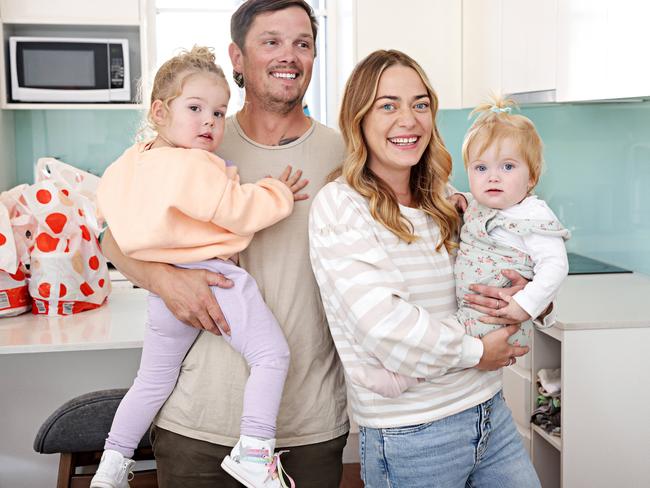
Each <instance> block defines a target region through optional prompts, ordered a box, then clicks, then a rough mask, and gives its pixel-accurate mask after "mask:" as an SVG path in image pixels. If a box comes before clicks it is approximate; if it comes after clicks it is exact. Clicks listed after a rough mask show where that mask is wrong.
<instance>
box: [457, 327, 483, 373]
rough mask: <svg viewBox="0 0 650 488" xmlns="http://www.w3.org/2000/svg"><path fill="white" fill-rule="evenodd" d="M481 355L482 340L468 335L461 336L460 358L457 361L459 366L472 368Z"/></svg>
mask: <svg viewBox="0 0 650 488" xmlns="http://www.w3.org/2000/svg"><path fill="white" fill-rule="evenodd" d="M482 356H483V341H481V339H477V338H476V337H472V336H470V335H464V336H463V345H462V352H461V358H460V361H459V362H458V367H459V368H473V367H474V366H476V365H477V364H478V362H479V361H480V360H481V357H482Z"/></svg>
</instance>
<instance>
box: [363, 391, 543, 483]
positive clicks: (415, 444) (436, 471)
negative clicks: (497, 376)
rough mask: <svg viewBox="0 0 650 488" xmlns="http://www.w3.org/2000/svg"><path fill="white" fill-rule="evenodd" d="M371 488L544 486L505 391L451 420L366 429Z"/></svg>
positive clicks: (365, 452)
mask: <svg viewBox="0 0 650 488" xmlns="http://www.w3.org/2000/svg"><path fill="white" fill-rule="evenodd" d="M359 441H360V442H359V450H360V453H361V476H362V478H363V481H364V483H365V486H366V488H540V487H541V485H540V482H539V478H538V477H537V474H536V473H535V469H534V468H533V465H532V463H531V461H530V458H529V456H528V453H527V452H526V450H525V449H524V446H523V444H522V443H521V437H520V435H519V433H518V432H517V429H516V427H515V424H514V421H513V420H512V416H511V415H510V409H509V408H508V407H507V406H506V404H505V402H504V400H503V395H502V393H501V392H499V393H497V394H496V395H495V396H494V397H492V398H490V399H489V400H488V401H486V402H484V403H481V404H480V405H477V406H475V407H472V408H468V409H467V410H464V411H463V412H460V413H457V414H455V415H451V416H449V417H447V418H443V419H440V420H436V421H433V422H429V423H426V424H420V425H411V426H408V427H396V428H392V429H371V428H368V427H361V433H360V439H359Z"/></svg>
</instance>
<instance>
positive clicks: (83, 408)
mask: <svg viewBox="0 0 650 488" xmlns="http://www.w3.org/2000/svg"><path fill="white" fill-rule="evenodd" d="M126 392H127V390H126V389H118V390H101V391H94V392H92V393H86V394H85V395H81V396H78V397H75V398H73V399H72V400H69V401H67V402H66V403H64V404H63V405H61V406H60V407H59V408H57V409H56V410H55V411H54V413H53V414H52V415H50V416H49V417H48V419H47V420H46V421H45V422H43V425H41V428H40V429H39V430H38V433H37V434H36V438H35V439H34V450H35V451H36V452H39V453H41V454H54V453H60V454H61V458H60V460H59V477H58V481H57V485H56V486H57V488H88V486H89V485H90V480H91V478H92V477H93V475H92V474H76V473H75V471H76V470H75V468H77V467H79V466H91V465H97V464H99V461H100V459H101V457H102V452H103V450H104V441H105V440H106V436H107V435H108V431H109V430H110V428H111V423H112V422H113V416H114V415H115V411H116V410H117V406H118V405H119V404H120V401H121V400H122V397H123V396H124V395H125V394H126ZM133 459H135V460H136V461H140V460H150V459H154V456H153V450H152V449H151V443H150V442H149V433H148V432H147V433H146V434H145V436H144V437H143V438H142V440H141V441H140V444H139V445H138V449H137V450H136V451H135V454H134V455H133ZM134 474H135V477H134V478H133V480H132V481H130V482H129V484H130V486H131V488H158V483H157V481H156V470H155V469H150V470H146V471H135V472H134Z"/></svg>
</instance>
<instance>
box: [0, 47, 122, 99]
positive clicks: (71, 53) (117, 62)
mask: <svg viewBox="0 0 650 488" xmlns="http://www.w3.org/2000/svg"><path fill="white" fill-rule="evenodd" d="M9 60H10V65H9V70H10V76H11V99H12V100H13V101H16V102H72V103H74V102H80V103H88V102H130V101H131V82H130V79H131V78H130V73H129V41H128V40H127V39H89V38H64V37H10V38H9Z"/></svg>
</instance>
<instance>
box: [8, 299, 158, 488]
mask: <svg viewBox="0 0 650 488" xmlns="http://www.w3.org/2000/svg"><path fill="white" fill-rule="evenodd" d="M146 304H147V292H146V291H144V290H141V289H133V288H132V287H131V288H129V287H126V286H125V287H123V288H120V287H113V291H112V292H111V294H110V296H109V297H108V301H107V303H106V304H104V305H102V306H101V307H100V308H98V309H96V310H89V311H86V312H82V313H79V314H76V315H71V316H67V317H46V316H43V315H32V314H31V313H26V314H23V315H19V316H17V317H9V318H7V317H5V318H1V319H0V371H2V372H3V373H2V374H0V392H2V393H1V394H0V412H2V413H3V415H2V416H0V432H1V433H2V435H1V436H0V487H11V488H33V487H46V486H55V485H56V478H57V472H58V462H59V456H58V455H44V454H37V453H36V452H34V450H33V449H32V443H33V441H34V436H35V435H36V432H37V431H38V428H39V426H40V425H41V423H42V422H43V421H44V420H45V419H46V418H47V417H48V416H49V415H50V414H51V413H52V412H53V411H54V410H55V409H56V408H58V407H59V406H60V405H61V404H63V403H64V402H66V401H68V400H70V399H71V398H73V397H75V396H77V395H81V394H84V393H88V392H91V391H96V390H103V389H108V388H128V387H129V386H131V384H132V382H133V379H134V378H135V374H136V372H137V370H138V364H139V363H140V355H141V351H142V349H141V347H142V339H143V335H144V327H145V317H146Z"/></svg>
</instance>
